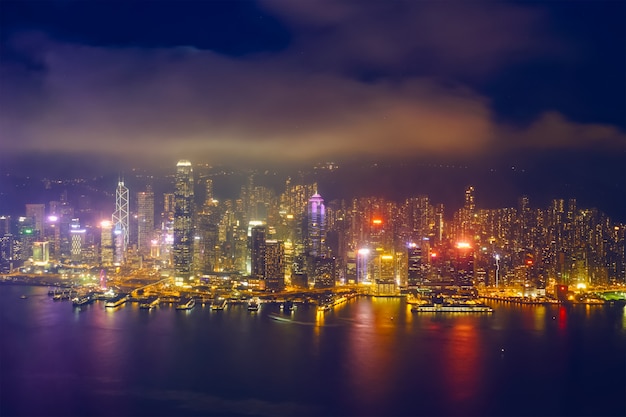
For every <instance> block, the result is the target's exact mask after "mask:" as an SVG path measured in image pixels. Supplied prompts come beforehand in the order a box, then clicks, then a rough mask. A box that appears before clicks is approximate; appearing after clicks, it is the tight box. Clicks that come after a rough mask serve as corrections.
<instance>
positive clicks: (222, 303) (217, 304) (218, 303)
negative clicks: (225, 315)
mask: <svg viewBox="0 0 626 417" xmlns="http://www.w3.org/2000/svg"><path fill="white" fill-rule="evenodd" d="M227 304H228V300H226V299H225V298H222V297H220V298H217V299H215V300H213V303H211V310H224V309H225V308H226V305H227Z"/></svg>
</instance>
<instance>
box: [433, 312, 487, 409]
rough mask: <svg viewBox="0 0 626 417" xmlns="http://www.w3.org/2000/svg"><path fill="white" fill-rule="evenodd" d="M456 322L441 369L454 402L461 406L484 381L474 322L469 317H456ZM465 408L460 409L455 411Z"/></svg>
mask: <svg viewBox="0 0 626 417" xmlns="http://www.w3.org/2000/svg"><path fill="white" fill-rule="evenodd" d="M455 321H456V323H455V324H454V325H453V327H452V329H450V330H449V331H448V335H447V336H448V342H447V344H446V346H445V356H444V358H443V370H442V371H443V373H444V375H443V381H445V383H447V387H446V392H448V393H449V395H450V399H451V400H452V404H454V403H456V404H459V405H462V404H464V403H466V402H467V401H469V400H470V399H472V398H473V397H474V396H475V395H476V394H477V390H478V387H479V382H480V381H481V380H482V373H481V369H482V366H481V364H480V348H479V344H478V337H477V332H476V327H475V323H471V324H470V323H468V322H469V319H468V318H457V319H456V320H455ZM462 411H463V410H462V408H461V409H459V410H456V413H459V412H462Z"/></svg>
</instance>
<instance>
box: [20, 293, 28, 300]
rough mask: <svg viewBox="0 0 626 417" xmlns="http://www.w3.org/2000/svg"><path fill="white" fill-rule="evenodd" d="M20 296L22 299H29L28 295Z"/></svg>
mask: <svg viewBox="0 0 626 417" xmlns="http://www.w3.org/2000/svg"><path fill="white" fill-rule="evenodd" d="M20 298H21V299H22V300H25V299H27V298H28V297H27V296H26V295H24V294H22V295H21V296H20Z"/></svg>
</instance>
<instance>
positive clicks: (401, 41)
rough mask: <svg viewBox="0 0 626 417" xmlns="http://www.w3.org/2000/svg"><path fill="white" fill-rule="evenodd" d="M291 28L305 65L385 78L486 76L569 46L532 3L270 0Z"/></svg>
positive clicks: (558, 51)
mask: <svg viewBox="0 0 626 417" xmlns="http://www.w3.org/2000/svg"><path fill="white" fill-rule="evenodd" d="M263 3H264V4H265V5H266V6H267V7H268V8H269V9H271V10H273V11H274V12H276V13H278V14H279V15H280V16H283V17H284V18H285V19H286V20H287V21H288V22H289V23H291V25H292V27H293V29H294V31H296V32H297V34H298V36H297V37H296V40H295V42H294V44H295V45H294V49H296V50H298V49H299V50H300V52H301V54H300V55H296V57H299V58H300V59H301V61H302V62H305V63H307V64H309V65H314V66H316V67H320V68H328V67H330V68H332V69H333V70H336V69H337V68H338V67H339V68H352V69H355V70H357V71H364V70H367V69H369V70H374V71H379V72H381V73H384V74H407V73H409V74H422V75H433V74H435V75H437V76H441V75H462V76H478V75H481V76H484V75H486V74H489V73H491V72H493V71H494V70H499V69H501V68H502V67H504V66H508V65H511V64H514V63H516V62H520V61H523V60H526V59H528V58H537V57H542V58H546V57H547V56H549V55H551V54H554V53H563V52H565V49H566V48H564V45H562V43H561V42H560V41H558V40H557V38H556V37H554V36H552V35H551V34H550V32H549V30H548V22H547V17H546V14H545V12H544V11H543V10H542V9H540V8H537V7H532V5H530V4H522V5H520V4H514V3H504V2H476V1H472V2H466V1H445V2H438V1H409V2H402V1H387V2H386V1H369V2H363V1H341V2H336V1H330V0H328V1H296V2H293V1H285V0H266V1H264V2H263Z"/></svg>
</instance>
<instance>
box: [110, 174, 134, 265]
mask: <svg viewBox="0 0 626 417" xmlns="http://www.w3.org/2000/svg"><path fill="white" fill-rule="evenodd" d="M128 209H129V207H128V188H126V186H125V185H124V180H122V179H120V180H119V181H118V182H117V189H116V190H115V212H114V213H113V217H112V220H113V229H114V232H113V233H114V235H115V263H116V264H122V263H123V262H124V256H125V254H126V249H127V248H128V241H129V238H130V236H129V218H128Z"/></svg>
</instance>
